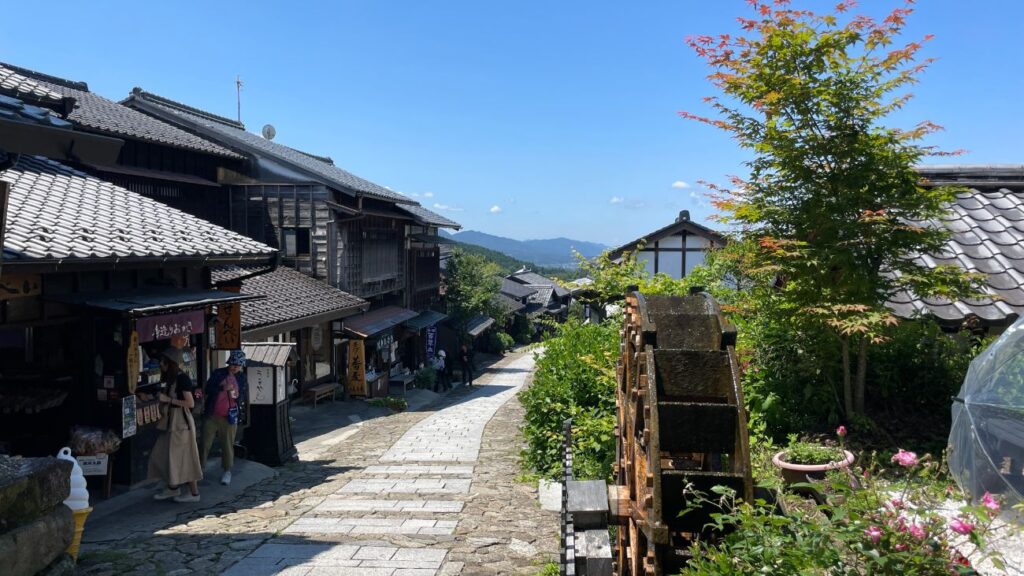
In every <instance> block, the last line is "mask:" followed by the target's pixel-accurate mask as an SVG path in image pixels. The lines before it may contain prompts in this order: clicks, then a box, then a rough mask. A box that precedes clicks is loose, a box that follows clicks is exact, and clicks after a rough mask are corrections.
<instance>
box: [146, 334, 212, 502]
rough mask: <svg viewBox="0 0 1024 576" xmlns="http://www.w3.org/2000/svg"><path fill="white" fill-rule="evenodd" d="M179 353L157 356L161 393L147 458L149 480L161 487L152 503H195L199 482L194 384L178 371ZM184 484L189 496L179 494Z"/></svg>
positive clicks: (200, 470)
mask: <svg viewBox="0 0 1024 576" xmlns="http://www.w3.org/2000/svg"><path fill="white" fill-rule="evenodd" d="M181 362H182V359H181V350H178V349H176V348H169V349H167V350H166V351H164V353H163V355H161V357H160V371H161V376H162V378H161V389H162V390H161V392H160V394H159V396H158V398H159V399H160V409H161V412H162V413H163V414H162V416H161V418H160V420H159V421H158V422H157V425H156V426H157V429H158V430H160V436H159V437H158V438H157V440H156V444H155V445H154V446H153V451H152V452H151V453H150V456H149V470H148V476H149V478H155V479H158V480H162V481H163V482H164V484H165V486H166V487H165V488H164V489H163V490H162V491H161V492H158V493H157V494H155V495H154V496H153V498H154V499H156V500H166V499H168V498H173V499H174V501H175V502H198V501H199V481H200V480H202V479H203V468H202V466H201V465H200V464H199V449H198V447H197V446H196V423H195V420H194V419H193V418H192V407H193V406H195V398H194V397H193V396H192V391H193V390H194V389H195V385H194V384H193V383H192V379H191V378H189V377H188V375H187V374H184V373H182V372H181V368H180V367H179V366H180V365H181ZM182 484H188V487H189V489H190V493H189V494H181V491H180V488H179V487H180V486H181V485H182Z"/></svg>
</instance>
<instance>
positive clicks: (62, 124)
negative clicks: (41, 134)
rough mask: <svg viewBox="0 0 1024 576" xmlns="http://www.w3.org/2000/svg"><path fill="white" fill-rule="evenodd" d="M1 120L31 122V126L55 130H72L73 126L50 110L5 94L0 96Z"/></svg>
mask: <svg viewBox="0 0 1024 576" xmlns="http://www.w3.org/2000/svg"><path fill="white" fill-rule="evenodd" d="M0 119H2V120H16V121H18V122H29V123H31V124H40V125H43V126H52V127H54V128H64V129H68V130H70V129H71V128H72V124H71V123H70V122H67V121H65V120H62V119H61V118H60V116H58V115H57V114H55V113H54V112H53V111H52V110H50V109H48V108H40V107H39V106H32V105H31V104H27V103H26V102H23V101H22V100H20V99H18V98H12V97H10V96H4V95H3V94H0Z"/></svg>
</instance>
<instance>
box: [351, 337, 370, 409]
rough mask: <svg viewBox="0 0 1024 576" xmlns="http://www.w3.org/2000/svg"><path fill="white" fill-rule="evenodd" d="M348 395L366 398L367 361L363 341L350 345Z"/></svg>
mask: <svg viewBox="0 0 1024 576" xmlns="http://www.w3.org/2000/svg"><path fill="white" fill-rule="evenodd" d="M348 393H349V394H351V395H352V396H366V361H365V358H364V350H363V341H362V340H352V341H350V342H349V343H348Z"/></svg>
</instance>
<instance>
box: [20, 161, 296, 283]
mask: <svg viewBox="0 0 1024 576" xmlns="http://www.w3.org/2000/svg"><path fill="white" fill-rule="evenodd" d="M0 179H2V180H4V181H6V182H9V183H10V184H11V187H10V197H9V199H8V215H7V230H6V234H5V236H4V254H3V257H4V259H5V260H13V261H33V260H36V261H38V260H42V261H48V260H90V259H96V258H117V259H122V260H124V259H129V260H130V259H133V258H156V257H159V258H166V257H170V258H192V257H203V258H209V259H211V260H220V262H216V261H211V262H210V264H211V265H212V264H218V263H224V262H227V261H237V262H245V261H252V260H265V259H267V258H269V257H272V256H273V255H274V253H275V252H276V250H274V249H273V248H271V247H270V246H266V245H264V244H261V243H259V242H256V241H255V240H251V239H249V238H247V237H245V236H242V235H241V234H237V233H235V232H232V231H230V230H227V229H224V228H221V227H219V226H217V225H215V224H211V223H210V222H207V221H205V220H201V219H199V218H196V217H195V216H192V215H191V214H187V213H185V212H182V211H180V210H175V209H174V208H171V207H169V206H166V205H164V204H161V203H159V202H157V201H155V200H151V199H149V198H146V197H145V196H142V195H139V194H136V193H134V192H131V191H129V190H126V189H124V188H121V187H120V186H116V185H114V184H111V183H109V182H104V181H102V180H99V179H97V178H95V177H93V176H90V175H88V174H85V173H82V172H79V171H77V170H74V169H72V168H69V167H67V166H64V165H63V164H59V163H57V162H54V161H52V160H48V159H46V158H42V157H39V156H21V158H20V159H19V160H18V162H17V164H15V165H14V166H13V167H12V168H8V169H7V170H4V171H2V172H0Z"/></svg>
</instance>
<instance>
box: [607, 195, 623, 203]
mask: <svg viewBox="0 0 1024 576" xmlns="http://www.w3.org/2000/svg"><path fill="white" fill-rule="evenodd" d="M625 201H626V200H625V198H623V197H622V196H612V197H611V199H610V200H608V203H609V204H622V203H623V202H625Z"/></svg>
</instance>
